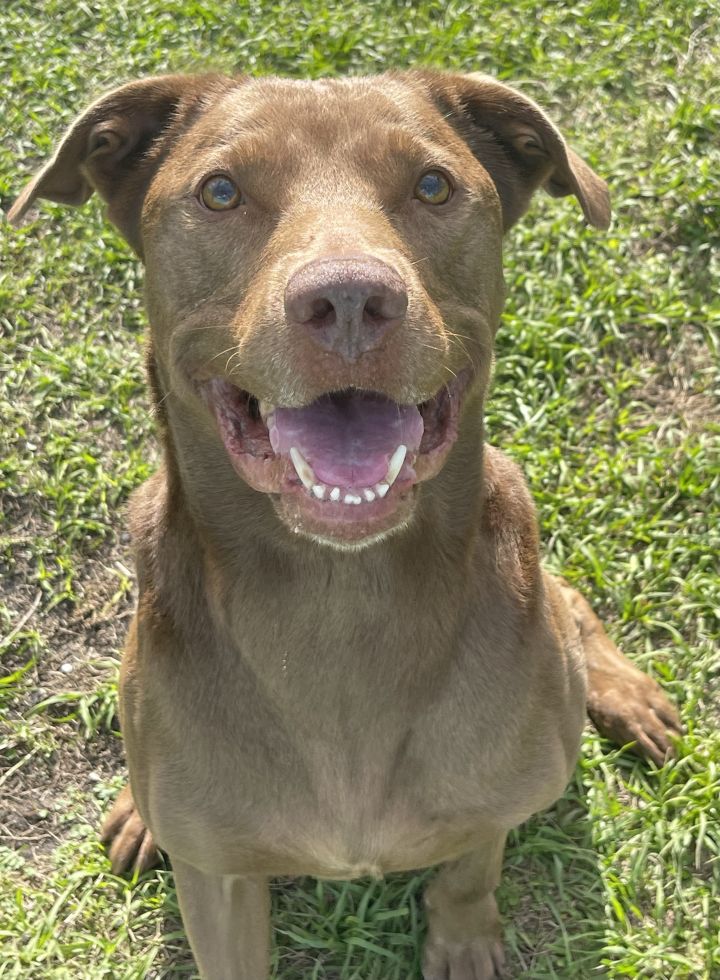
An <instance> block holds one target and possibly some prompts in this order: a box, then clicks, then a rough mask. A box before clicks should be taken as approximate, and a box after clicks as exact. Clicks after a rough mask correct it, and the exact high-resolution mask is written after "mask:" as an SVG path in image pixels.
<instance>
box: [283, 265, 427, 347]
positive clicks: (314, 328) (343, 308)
mask: <svg viewBox="0 0 720 980" xmlns="http://www.w3.org/2000/svg"><path fill="white" fill-rule="evenodd" d="M407 305H408V295H407V288H406V286H405V283H404V282H403V281H402V279H401V278H400V276H399V275H398V274H397V272H395V270H394V269H393V268H391V266H389V265H386V264H385V263H384V262H381V261H380V260H379V259H374V258H372V256H370V255H355V256H346V257H343V258H323V259H316V260H315V261H314V262H309V263H308V264H307V265H304V266H303V267H302V268H301V269H298V271H297V272H296V273H294V275H293V276H291V278H290V281H289V282H288V284H287V287H286V289H285V315H286V316H287V319H288V321H289V322H290V323H292V324H294V325H296V326H299V327H302V328H303V329H305V330H306V331H307V333H308V334H309V336H310V337H311V338H312V340H313V341H314V342H315V343H316V344H317V345H318V346H320V347H322V348H323V349H324V350H329V351H334V352H335V353H336V354H340V356H341V357H343V358H344V359H345V360H347V361H356V360H357V359H358V358H359V357H360V355H361V354H364V353H365V352H366V351H369V350H372V349H373V348H374V347H377V346H378V345H379V344H380V343H381V342H382V340H383V338H384V336H385V335H386V334H387V333H388V331H389V330H392V329H393V327H397V326H398V324H400V323H402V320H403V317H404V316H405V311H406V310H407Z"/></svg>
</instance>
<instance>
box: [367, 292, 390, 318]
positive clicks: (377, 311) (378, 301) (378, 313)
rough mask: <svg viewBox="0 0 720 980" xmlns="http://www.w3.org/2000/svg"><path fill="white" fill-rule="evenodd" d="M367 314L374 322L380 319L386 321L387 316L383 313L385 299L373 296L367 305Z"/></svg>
mask: <svg viewBox="0 0 720 980" xmlns="http://www.w3.org/2000/svg"><path fill="white" fill-rule="evenodd" d="M365 313H366V315H367V316H369V317H370V318H371V319H373V320H377V319H380V317H382V318H383V319H385V317H386V314H385V313H384V312H383V297H382V296H371V297H370V299H369V300H368V301H367V303H366V304H365Z"/></svg>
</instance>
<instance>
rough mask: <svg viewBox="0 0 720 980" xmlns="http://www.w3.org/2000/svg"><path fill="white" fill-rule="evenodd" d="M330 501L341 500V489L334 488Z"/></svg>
mask: <svg viewBox="0 0 720 980" xmlns="http://www.w3.org/2000/svg"><path fill="white" fill-rule="evenodd" d="M330 499H331V500H339V499H340V487H333V488H332V490H331V491H330Z"/></svg>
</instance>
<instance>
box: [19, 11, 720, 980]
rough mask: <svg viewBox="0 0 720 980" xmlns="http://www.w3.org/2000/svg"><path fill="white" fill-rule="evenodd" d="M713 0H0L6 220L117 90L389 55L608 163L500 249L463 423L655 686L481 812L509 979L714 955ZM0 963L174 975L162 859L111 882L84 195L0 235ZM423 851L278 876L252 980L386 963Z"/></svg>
mask: <svg viewBox="0 0 720 980" xmlns="http://www.w3.org/2000/svg"><path fill="white" fill-rule="evenodd" d="M719 38H720V11H719V10H718V7H717V4H716V2H715V0H683V2H678V0H654V2H649V0H638V2H636V3H635V4H632V5H630V4H622V5H621V4H619V3H618V2H609V0H604V2H603V0H576V2H574V3H572V4H567V5H565V4H560V3H554V2H551V0H546V2H545V3H544V4H540V3H537V2H532V0H510V2H509V3H508V2H501V0H487V2H486V3H483V4H480V3H475V4H470V3H467V2H450V3H447V4H438V3H432V2H429V0H418V2H409V0H407V2H400V0H381V2H378V0H365V2H361V0H346V2H343V3H340V2H337V0H317V2H315V3H310V2H304V3H291V2H287V0H276V2H274V3H261V2H251V3H250V2H245V0H241V2H238V3H228V2H221V0H195V2H194V0H184V2H180V0H165V2H162V3H161V2H160V0H118V2H116V3H110V2H107V0H103V2H101V0H84V2H77V3H68V2H67V0H66V2H60V0H44V2H43V3H41V4H38V3H37V2H30V0H5V3H4V4H3V15H2V18H0V80H1V82H2V86H1V87H2V92H1V94H0V99H1V100H2V118H3V130H4V138H3V140H2V142H1V143H0V197H1V201H2V207H3V209H4V210H7V208H8V207H9V204H10V203H11V202H12V200H13V198H14V196H15V195H16V194H17V193H18V192H19V190H20V189H21V187H22V186H23V182H24V180H25V179H26V178H27V176H28V174H30V173H31V172H32V171H33V170H34V169H35V168H36V167H37V166H38V165H39V164H40V162H41V161H43V160H44V159H45V158H46V157H47V156H48V154H49V153H50V151H51V147H52V145H53V143H54V141H55V140H56V138H57V137H58V135H59V134H60V133H61V132H62V130H63V127H65V126H66V125H67V124H68V123H69V121H70V120H71V119H72V117H73V115H74V114H75V113H76V112H77V111H78V110H79V109H80V108H81V107H82V106H83V105H84V104H86V103H87V102H88V101H89V100H90V99H91V98H93V97H95V96H96V95H97V94H99V93H100V92H102V91H104V90H105V89H107V88H108V87H110V86H112V85H113V84H115V83H116V82H117V81H119V80H128V79H130V78H134V77H138V76H141V75H144V74H149V73H157V72H163V71H167V70H185V69H188V70H192V69H193V68H197V67H204V66H209V65H214V66H217V67H220V68H222V69H224V70H227V71H232V72H237V71H248V72H252V73H256V74H263V73H270V72H281V73H285V74H290V75H295V76H304V77H315V76H318V75H322V74H336V73H341V72H349V73H353V74H357V73H363V72H377V71H380V70H382V69H384V68H385V67H388V66H395V67H403V66H409V65H413V64H425V65H435V66H439V67H452V68H457V69H463V70H473V71H477V70H482V71H486V72H488V73H490V74H493V75H496V76H499V77H500V78H502V79H503V80H507V81H512V82H513V83H514V84H516V85H518V86H519V87H521V88H522V89H523V91H525V92H527V93H528V94H530V95H531V96H533V97H534V98H536V99H537V100H538V101H539V102H541V103H542V104H543V105H544V106H545V107H546V108H547V109H548V110H549V111H550V113H551V114H552V116H553V118H554V119H555V120H556V121H557V122H558V123H559V124H560V125H561V126H562V127H563V128H564V130H565V132H566V133H567V134H568V136H569V138H570V140H571V142H572V144H573V145H574V146H575V147H576V148H577V149H578V150H579V151H580V152H582V153H583V155H584V156H585V157H586V159H588V160H589V161H590V162H591V164H592V165H593V167H594V168H595V169H596V170H597V171H598V172H599V173H600V174H602V175H603V176H604V177H605V178H606V179H607V180H608V182H609V184H610V187H611V191H612V195H613V201H614V206H615V220H614V223H613V226H612V228H611V230H610V232H609V233H606V234H604V233H600V232H596V231H593V230H591V229H589V228H587V227H586V226H585V225H584V224H583V223H582V220H581V217H580V212H579V208H577V206H576V205H575V203H574V202H573V201H571V200H564V201H553V200H550V199H548V198H544V199H540V198H538V200H537V201H536V203H535V204H534V206H533V208H532V210H531V212H530V214H529V215H528V216H527V217H526V218H525V219H524V221H523V222H522V223H521V224H520V225H519V226H518V227H517V228H516V229H515V230H514V231H513V232H512V233H511V235H510V236H509V240H508V242H507V248H506V267H507V283H508V302H507V306H506V312H505V315H504V318H503V323H502V326H501V330H500V333H499V338H498V359H497V367H496V371H495V380H494V384H493V391H492V394H491V397H490V400H489V404H488V414H487V431H488V438H489V440H490V441H491V442H492V443H494V444H496V445H498V446H501V447H502V448H504V449H505V450H506V451H507V452H509V453H510V454H511V455H512V456H513V457H514V458H515V459H516V460H517V461H518V462H519V463H520V464H521V466H522V467H523V469H524V471H525V473H526V475H527V478H528V481H529V483H530V487H531V490H532V492H533V495H534V497H535V500H536V501H537V504H538V508H539V514H540V521H541V525H542V532H543V538H544V542H545V550H546V555H547V562H548V565H549V566H550V567H551V568H553V569H556V570H562V571H563V573H564V574H565V575H566V576H567V577H568V578H569V579H570V580H571V581H572V582H573V583H574V584H576V585H577V586H578V587H579V588H581V589H582V590H584V591H585V593H586V594H587V595H589V596H591V597H592V600H593V603H594V605H595V607H596V608H597V610H598V611H599V612H600V613H601V615H602V616H603V617H604V618H605V620H606V622H607V624H608V628H609V630H610V633H611V635H612V636H613V637H614V638H615V639H616V640H617V641H618V642H619V643H620V644H621V645H622V647H623V649H624V650H625V651H626V652H627V653H628V654H629V656H630V657H631V658H632V659H633V660H634V661H635V662H636V663H638V664H640V665H642V667H643V669H645V670H647V671H649V672H650V673H651V674H653V675H654V676H655V677H657V678H658V679H659V680H660V681H661V682H662V683H663V685H664V686H665V688H666V689H667V690H668V691H669V693H670V694H671V696H672V697H673V698H674V700H675V701H676V702H677V704H678V705H679V707H680V710H681V712H682V716H683V720H684V724H685V726H686V729H687V735H686V737H685V738H684V740H683V742H682V744H680V745H679V746H678V754H677V758H676V759H675V760H674V761H672V762H669V763H668V764H667V765H665V766H664V767H663V768H662V769H656V768H654V767H652V766H648V765H645V764H643V763H641V762H638V761H636V760H635V759H634V758H633V756H631V755H630V754H628V752H627V751H625V752H623V751H621V750H618V749H616V748H615V747H613V746H611V745H609V744H608V743H606V742H604V741H603V740H601V739H599V738H598V736H597V735H596V734H595V733H594V732H593V731H592V730H590V729H588V731H587V735H586V738H585V741H584V747H583V754H582V758H581V760H580V762H579V764H578V766H577V769H576V772H575V776H574V779H573V781H572V783H571V785H570V786H569V788H568V790H567V792H566V794H565V796H564V797H563V799H562V800H561V801H560V802H559V803H558V804H557V805H556V806H554V807H553V808H552V809H551V810H550V811H548V812H546V813H544V814H541V815H539V816H537V817H536V818H534V819H533V820H531V821H530V822H529V823H528V824H527V825H525V826H523V827H521V828H520V829H519V830H518V831H517V832H515V833H514V834H513V835H512V838H511V844H510V847H509V850H508V852H507V856H506V861H505V875H504V880H503V884H502V886H501V889H500V891H499V901H500V906H501V910H502V912H503V914H504V917H505V921H506V940H507V947H508V952H509V959H510V963H511V970H510V975H512V976H513V977H524V978H532V980H544V978H553V977H555V978H572V980H575V978H577V980H586V978H591V977H594V976H606V977H645V978H652V980H669V978H676V977H678V978H679V977H689V978H720V934H719V929H720V926H719V922H720V860H719V857H720V815H719V813H718V810H719V809H720V775H719V768H720V733H719V726H718V717H719V715H720V669H719V665H718V657H717V640H718V633H719V627H718V618H719V617H720V585H719V579H718V567H717V566H718V554H720V533H719V530H718V523H719V522H718V516H719V512H720V508H719V507H718V500H719V492H718V488H719V484H720V424H719V422H720V413H719V412H718V389H719V387H720V386H719V385H718V380H719V372H718V356H719V354H720V351H719V349H718V348H719V343H718V327H719V326H720V301H719V300H718V281H719V280H718V274H719V273H720V260H719V258H720V250H719V248H718V246H720V190H719V189H718V188H719V185H718V174H719V173H720V81H719V79H720V46H719ZM0 241H1V248H2V255H1V264H0V331H1V332H2V337H3V340H2V354H1V357H2V371H1V378H0V412H1V413H2V419H3V425H2V431H1V433H0V440H1V445H0V493H1V494H2V531H1V534H2V538H1V542H0V562H2V588H3V594H2V597H1V600H2V601H1V604H0V636H1V637H2V638H1V639H0V658H1V664H0V756H1V761H2V767H3V774H2V775H1V776H0V834H1V835H2V839H1V841H0V977H2V978H3V980H10V978H21V977H22V978H31V980H44V978H53V980H61V978H68V980H69V978H72V980H99V978H103V977H107V978H112V980H143V978H154V980H159V978H162V977H181V976H182V977H185V976H193V975H195V974H194V967H193V965H192V960H191V958H190V956H189V953H188V948H187V944H186V941H185V939H184V936H183V933H182V928H181V925H180V923H179V918H178V912H177V905H176V901H175V895H174V891H173V884H172V874H171V872H170V871H169V870H167V869H166V870H161V871H157V872H154V873H151V874H149V875H147V876H145V877H144V878H142V879H141V880H139V881H126V880H123V879H120V878H117V877H114V876H113V875H112V874H111V873H110V868H109V865H108V862H107V859H106V857H105V855H104V853H103V850H102V848H101V846H100V844H99V843H98V837H97V826H98V822H99V820H100V818H101V815H102V813H103V812H104V811H105V810H106V808H107V806H108V804H109V801H110V800H111V798H112V796H113V795H114V793H115V792H116V790H117V788H118V787H119V786H120V785H121V783H122V781H123V778H124V776H123V761H122V742H121V739H120V737H119V733H118V731H117V718H116V687H115V682H116V676H117V658H118V657H119V654H120V650H121V648H122V642H123V635H124V633H125V630H126V627H127V624H128V621H129V617H130V616H131V613H132V605H133V600H134V593H135V584H134V575H133V571H132V559H131V556H130V547H129V542H128V537H127V534H126V532H125V516H124V506H125V503H126V501H127V498H128V495H129V493H130V491H131V490H132V489H133V488H134V487H136V486H137V485H138V484H139V483H140V482H141V481H142V480H143V479H145V478H146V477H147V476H148V475H149V474H150V473H151V472H152V469H153V466H154V465H155V461H156V452H157V450H156V445H155V442H154V439H153V429H154V425H153V419H152V414H151V411H150V404H149V399H148V397H147V395H146V391H145V382H144V377H143V342H144V336H145V329H146V323H145V317H144V313H143V309H142V297H141V292H142V290H141V286H142V269H141V267H140V266H139V264H138V262H137V261H136V259H135V258H134V257H133V255H132V254H131V253H130V250H129V248H128V247H127V246H126V245H125V244H124V243H123V242H122V241H121V240H120V238H119V237H118V235H117V234H116V233H115V231H114V230H113V229H112V227H111V226H110V225H108V224H107V223H105V221H104V220H103V216H102V208H101V207H100V206H99V205H98V203H97V202H96V201H93V202H91V203H90V204H88V205H86V206H85V207H83V208H82V209H80V210H77V211H69V210H63V209H62V208H59V207H55V206H49V205H43V206H42V208H41V217H40V218H39V219H38V220H37V221H35V222H33V223H31V224H30V225H28V226H27V227H26V228H24V229H22V230H20V231H12V230H10V229H9V228H8V227H7V225H3V226H2V229H1V231H0ZM427 876H428V872H423V873H422V874H420V875H417V876H410V875H406V876H393V877H390V878H388V879H387V880H386V881H384V882H372V883H370V882H365V881H360V882H353V883H348V884H343V883H337V882H333V883H328V882H318V881H314V880H310V879H308V880H303V881H293V882H290V881H286V882H279V883H278V884H277V887H276V890H275V894H274V901H275V917H274V922H275V927H276V928H275V942H276V946H275V953H274V971H275V972H274V976H275V977H276V978H278V980H307V978H318V980H319V978H328V980H329V978H333V980H409V978H419V976H420V974H419V965H418V964H419V954H418V948H419V944H420V941H421V938H422V933H423V915H422V905H421V901H420V890H421V887H422V884H423V882H424V880H425V879H426V878H427Z"/></svg>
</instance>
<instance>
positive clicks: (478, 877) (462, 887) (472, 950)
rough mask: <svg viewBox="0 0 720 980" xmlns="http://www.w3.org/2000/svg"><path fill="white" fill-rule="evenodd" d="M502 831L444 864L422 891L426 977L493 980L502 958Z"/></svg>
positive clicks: (500, 968)
mask: <svg viewBox="0 0 720 980" xmlns="http://www.w3.org/2000/svg"><path fill="white" fill-rule="evenodd" d="M505 836H506V835H505V834H499V835H498V836H497V837H494V838H492V839H491V840H489V841H488V842H487V843H486V844H485V845H484V846H482V847H480V848H478V849H477V850H475V851H472V852H471V853H469V854H466V855H464V856H463V857H461V858H459V859H458V860H457V861H451V862H449V863H448V864H445V865H443V867H442V868H441V869H440V872H439V873H438V875H437V877H436V878H435V879H434V880H433V881H432V882H431V884H430V885H429V886H428V888H427V891H426V893H425V905H426V907H427V912H428V938H427V941H426V943H425V955H424V957H423V976H424V978H425V980H494V978H497V977H500V976H501V971H502V967H503V962H504V956H503V950H502V940H501V926H500V916H499V914H498V908H497V903H496V901H495V894H494V892H495V889H496V888H497V886H498V884H499V882H500V872H501V870H502V858H503V851H504V850H505Z"/></svg>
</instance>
